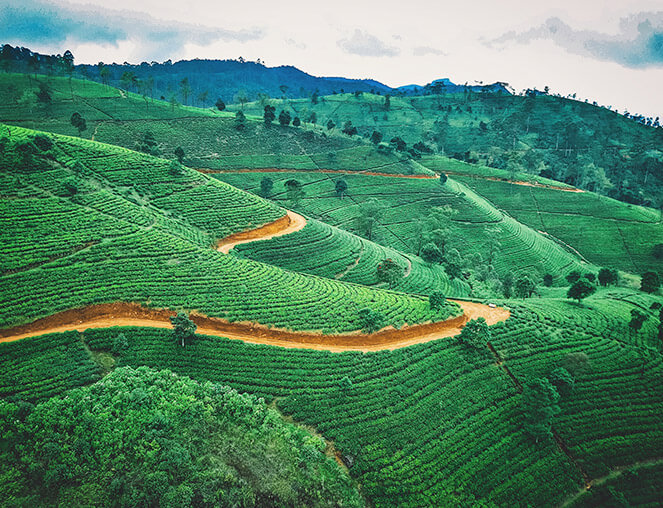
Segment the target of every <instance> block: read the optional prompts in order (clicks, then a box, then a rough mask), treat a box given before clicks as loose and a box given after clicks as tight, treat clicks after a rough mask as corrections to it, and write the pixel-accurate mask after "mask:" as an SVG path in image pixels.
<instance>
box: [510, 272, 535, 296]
mask: <svg viewBox="0 0 663 508" xmlns="http://www.w3.org/2000/svg"><path fill="white" fill-rule="evenodd" d="M535 290H536V284H535V283H534V281H533V280H532V279H530V278H529V277H528V276H526V275H524V276H522V277H519V278H518V279H517V280H516V284H515V294H516V297H518V298H529V297H531V296H532V293H534V291H535Z"/></svg>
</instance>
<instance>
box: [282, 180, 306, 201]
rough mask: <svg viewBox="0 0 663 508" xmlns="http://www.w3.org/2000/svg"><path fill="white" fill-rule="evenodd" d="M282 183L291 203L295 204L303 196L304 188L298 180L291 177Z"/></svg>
mask: <svg viewBox="0 0 663 508" xmlns="http://www.w3.org/2000/svg"><path fill="white" fill-rule="evenodd" d="M284 185H285V188H286V191H287V193H288V199H289V200H290V202H291V203H293V204H297V203H298V202H299V201H300V200H301V199H302V198H303V197H304V188H303V187H302V183H301V182H300V181H299V180H295V179H294V178H291V179H290V180H288V181H286V182H285V184H284Z"/></svg>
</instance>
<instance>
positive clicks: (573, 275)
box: [566, 270, 581, 284]
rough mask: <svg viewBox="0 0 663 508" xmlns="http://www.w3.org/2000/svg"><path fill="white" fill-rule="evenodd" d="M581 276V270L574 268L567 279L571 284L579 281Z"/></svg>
mask: <svg viewBox="0 0 663 508" xmlns="http://www.w3.org/2000/svg"><path fill="white" fill-rule="evenodd" d="M580 277H581V275H580V272H579V271H578V270H574V271H572V272H571V273H569V274H568V275H567V276H566V281H567V282H568V283H569V284H573V283H574V282H577V281H578V279H580Z"/></svg>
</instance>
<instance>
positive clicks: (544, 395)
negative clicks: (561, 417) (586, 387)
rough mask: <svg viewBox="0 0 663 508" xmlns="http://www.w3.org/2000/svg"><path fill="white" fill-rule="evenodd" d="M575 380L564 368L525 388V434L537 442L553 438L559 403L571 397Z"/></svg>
mask: <svg viewBox="0 0 663 508" xmlns="http://www.w3.org/2000/svg"><path fill="white" fill-rule="evenodd" d="M574 386H575V378H574V377H573V376H572V375H571V373H570V372H569V371H568V370H567V369H565V368H564V367H558V368H556V369H555V370H553V371H552V372H551V373H550V375H549V376H548V377H542V378H535V379H532V380H530V381H528V382H527V383H525V385H524V386H523V395H522V401H521V411H522V418H523V424H524V428H525V432H526V433H527V434H528V435H529V436H530V437H531V438H532V439H534V441H535V442H537V443H538V442H540V441H547V440H549V439H550V438H552V437H553V431H552V421H553V418H554V416H555V415H556V414H558V413H559V412H560V408H559V406H558V402H559V401H560V399H561V398H562V397H569V396H570V395H571V393H572V392H573V388H574Z"/></svg>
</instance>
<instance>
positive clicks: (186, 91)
mask: <svg viewBox="0 0 663 508" xmlns="http://www.w3.org/2000/svg"><path fill="white" fill-rule="evenodd" d="M180 94H181V95H182V102H183V103H184V105H185V106H186V105H187V104H188V103H189V95H191V85H189V78H184V79H182V81H180Z"/></svg>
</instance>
